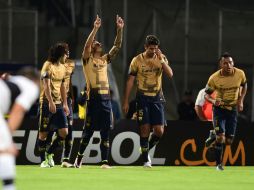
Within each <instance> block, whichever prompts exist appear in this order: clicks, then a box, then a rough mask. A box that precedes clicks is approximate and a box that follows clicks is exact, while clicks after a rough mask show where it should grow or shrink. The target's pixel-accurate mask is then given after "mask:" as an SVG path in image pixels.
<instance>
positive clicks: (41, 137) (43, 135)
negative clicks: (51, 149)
mask: <svg viewBox="0 0 254 190" xmlns="http://www.w3.org/2000/svg"><path fill="white" fill-rule="evenodd" d="M47 136H48V132H39V136H38V139H40V140H42V141H45V140H46V139H47Z"/></svg>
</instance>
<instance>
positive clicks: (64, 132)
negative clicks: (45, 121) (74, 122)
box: [58, 128, 68, 139]
mask: <svg viewBox="0 0 254 190" xmlns="http://www.w3.org/2000/svg"><path fill="white" fill-rule="evenodd" d="M58 134H59V136H60V137H62V138H63V139H65V138H66V137H67V135H68V129H67V128H63V129H60V130H59V131H58Z"/></svg>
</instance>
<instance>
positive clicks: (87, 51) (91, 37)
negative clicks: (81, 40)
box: [82, 15, 101, 59]
mask: <svg viewBox="0 0 254 190" xmlns="http://www.w3.org/2000/svg"><path fill="white" fill-rule="evenodd" d="M100 26H101V19H100V17H99V16H98V15H97V16H96V19H95V21H94V27H93V30H92V32H91V33H90V34H89V36H88V38H87V40H86V43H85V46H84V49H83V53H82V58H83V59H88V58H89V56H90V54H91V50H92V44H93V41H94V38H95V35H96V33H97V31H98V29H99V28H100Z"/></svg>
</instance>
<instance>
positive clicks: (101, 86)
mask: <svg viewBox="0 0 254 190" xmlns="http://www.w3.org/2000/svg"><path fill="white" fill-rule="evenodd" d="M100 26H101V19H100V18H99V16H98V15H97V17H96V20H95V22H94V27H93V30H92V32H91V33H90V35H89V36H88V38H87V40H86V43H85V46H84V50H83V53H82V61H83V71H84V75H85V79H86V88H87V95H88V100H87V115H86V121H85V126H84V130H83V134H82V139H81V142H80V148H79V151H78V155H77V157H76V160H75V163H74V166H75V167H77V168H80V167H81V165H82V158H83V155H84V151H85V149H86V147H87V145H88V143H89V140H90V138H91V137H92V135H93V132H94V130H100V135H101V143H100V150H101V159H102V161H101V168H106V169H107V168H111V167H110V166H109V163H108V156H109V131H110V128H111V127H112V105H111V101H110V99H111V97H110V88H109V81H108V75H107V67H108V64H109V63H110V62H111V61H112V59H113V58H114V57H115V56H116V54H117V53H118V51H119V50H120V47H121V44H122V33H123V27H124V21H123V19H122V18H121V17H119V16H118V15H117V16H116V27H117V34H116V38H115V41H114V45H113V47H112V48H111V50H110V51H109V53H106V54H103V49H102V44H101V43H99V42H98V41H96V40H95V35H96V33H97V31H98V29H99V28H100Z"/></svg>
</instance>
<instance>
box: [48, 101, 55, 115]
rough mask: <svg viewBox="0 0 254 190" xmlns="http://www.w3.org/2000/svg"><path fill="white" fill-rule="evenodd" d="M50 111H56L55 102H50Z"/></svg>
mask: <svg viewBox="0 0 254 190" xmlns="http://www.w3.org/2000/svg"><path fill="white" fill-rule="evenodd" d="M49 111H50V112H51V113H56V105H55V104H54V102H51V103H49Z"/></svg>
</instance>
